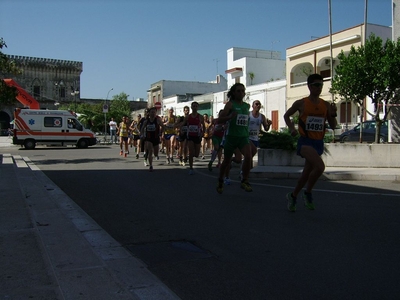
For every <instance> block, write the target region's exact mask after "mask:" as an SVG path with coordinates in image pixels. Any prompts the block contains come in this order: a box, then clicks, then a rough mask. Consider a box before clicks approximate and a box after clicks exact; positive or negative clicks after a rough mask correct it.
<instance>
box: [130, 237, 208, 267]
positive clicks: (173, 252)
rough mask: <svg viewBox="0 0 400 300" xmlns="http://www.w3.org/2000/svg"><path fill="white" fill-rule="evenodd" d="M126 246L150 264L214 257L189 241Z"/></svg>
mask: <svg viewBox="0 0 400 300" xmlns="http://www.w3.org/2000/svg"><path fill="white" fill-rule="evenodd" d="M126 248H127V249H128V250H129V251H130V252H132V253H133V254H134V255H135V256H136V257H138V258H140V259H141V260H142V261H144V262H145V263H146V264H147V265H148V266H155V265H159V264H163V263H171V262H172V263H174V262H182V261H188V260H197V259H204V258H210V257H214V255H212V254H211V253H210V252H208V251H206V250H203V249H201V248H199V247H197V246H195V245H194V244H192V243H190V242H187V241H171V242H161V243H151V244H144V245H129V246H127V247H126Z"/></svg>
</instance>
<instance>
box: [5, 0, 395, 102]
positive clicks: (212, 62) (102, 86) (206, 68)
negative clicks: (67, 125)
mask: <svg viewBox="0 0 400 300" xmlns="http://www.w3.org/2000/svg"><path fill="white" fill-rule="evenodd" d="M364 3H365V0H332V28H333V32H336V31H340V30H343V29H346V28H349V27H352V26H356V25H359V24H361V23H363V22H364ZM391 3H392V1H391V0H368V22H369V23H374V24H379V25H386V26H391V24H392V17H391V15H392V12H391ZM328 16H329V14H328V0H242V1H239V0H68V1H67V0H0V37H3V38H4V40H5V42H6V44H7V46H8V47H7V48H5V49H4V48H3V52H4V53H6V54H12V55H23V56H32V57H43V58H54V59H63V60H73V61H82V62H83V72H82V74H81V98H102V99H104V98H106V96H107V92H108V91H109V90H110V89H111V88H113V89H114V90H113V91H111V92H110V96H109V98H111V97H112V96H113V95H116V94H119V93H121V92H125V93H126V94H128V95H129V99H130V100H131V99H133V98H135V99H136V98H138V97H141V98H145V99H146V98H147V92H146V91H147V90H148V89H149V88H150V85H151V84H152V83H154V82H157V81H159V80H163V79H165V80H183V81H211V80H214V79H215V77H216V74H217V70H218V73H219V74H223V75H224V76H225V70H226V51H227V50H228V49H229V48H232V47H243V48H254V49H264V50H270V49H272V50H276V51H281V52H282V58H285V56H286V48H289V47H292V46H295V45H297V44H301V43H304V42H307V41H309V40H310V39H312V38H314V37H322V36H326V35H328V34H329V18H328Z"/></svg>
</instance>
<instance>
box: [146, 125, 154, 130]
mask: <svg viewBox="0 0 400 300" xmlns="http://www.w3.org/2000/svg"><path fill="white" fill-rule="evenodd" d="M146 130H147V131H151V132H153V131H156V125H155V124H149V125H147V127H146Z"/></svg>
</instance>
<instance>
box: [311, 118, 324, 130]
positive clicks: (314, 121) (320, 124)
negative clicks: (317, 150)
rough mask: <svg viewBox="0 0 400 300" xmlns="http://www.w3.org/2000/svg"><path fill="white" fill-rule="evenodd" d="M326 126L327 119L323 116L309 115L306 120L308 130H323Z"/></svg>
mask: <svg viewBox="0 0 400 300" xmlns="http://www.w3.org/2000/svg"><path fill="white" fill-rule="evenodd" d="M324 128H325V119H324V118H321V117H313V116H308V117H307V120H306V130H307V131H318V132H322V131H324Z"/></svg>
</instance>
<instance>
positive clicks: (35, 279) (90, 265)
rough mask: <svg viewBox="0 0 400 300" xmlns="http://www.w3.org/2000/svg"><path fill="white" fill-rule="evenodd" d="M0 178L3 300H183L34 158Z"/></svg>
mask: <svg viewBox="0 0 400 300" xmlns="http://www.w3.org/2000/svg"><path fill="white" fill-rule="evenodd" d="M0 178H1V179H0V241H1V249H2V250H1V251H2V255H1V256H0V299H31V298H32V299H96V300H98V299H157V300H158V299H179V298H178V297H177V296H176V295H175V294H174V293H173V292H172V291H170V290H169V289H168V288H167V287H166V286H165V285H164V284H163V283H162V282H161V281H160V280H158V278H156V277H155V276H154V275H153V274H152V273H150V272H149V271H148V270H147V267H146V265H145V264H144V263H143V262H141V261H140V260H138V259H136V258H135V257H133V256H132V255H131V254H130V253H129V252H128V251H127V250H125V248H123V247H122V246H121V245H120V244H119V243H117V242H116V241H115V240H114V239H113V238H112V237H111V236H109V235H108V234H107V233H106V232H105V231H104V230H102V228H100V227H99V225H98V224H97V223H95V222H94V221H93V220H92V219H91V218H90V217H89V216H88V215H87V214H86V213H85V212H84V211H83V210H82V209H80V207H79V206H78V205H76V204H75V203H74V202H73V201H72V200H71V199H70V198H69V197H68V196H67V195H65V194H64V193H63V192H62V191H61V190H60V189H59V188H58V187H57V186H55V185H54V183H53V182H52V181H50V180H49V179H48V178H47V177H46V176H45V175H44V173H42V172H41V171H40V170H39V169H38V168H37V167H36V166H35V165H34V164H32V163H31V162H30V161H29V159H28V158H23V157H21V156H18V155H14V156H11V155H8V154H3V155H0Z"/></svg>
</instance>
